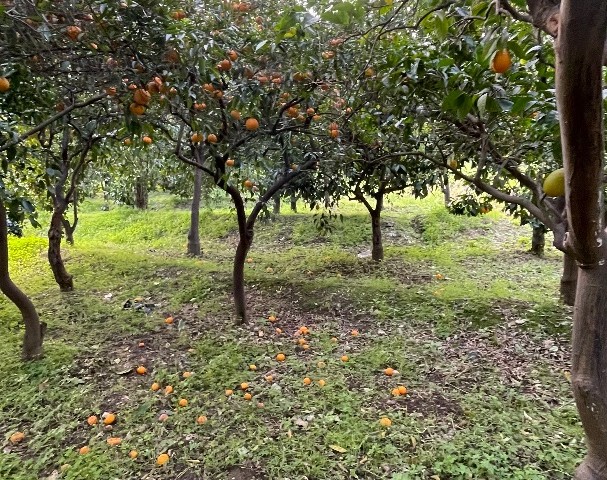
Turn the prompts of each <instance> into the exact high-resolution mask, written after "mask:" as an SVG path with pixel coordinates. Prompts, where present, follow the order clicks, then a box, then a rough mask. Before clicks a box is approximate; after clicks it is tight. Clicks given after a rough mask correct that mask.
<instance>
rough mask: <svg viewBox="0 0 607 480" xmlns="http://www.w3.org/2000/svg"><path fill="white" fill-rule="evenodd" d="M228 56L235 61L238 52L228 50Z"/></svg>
mask: <svg viewBox="0 0 607 480" xmlns="http://www.w3.org/2000/svg"><path fill="white" fill-rule="evenodd" d="M228 58H229V59H230V60H232V61H233V62H235V61H236V60H237V59H238V53H237V52H236V50H230V51H229V52H228Z"/></svg>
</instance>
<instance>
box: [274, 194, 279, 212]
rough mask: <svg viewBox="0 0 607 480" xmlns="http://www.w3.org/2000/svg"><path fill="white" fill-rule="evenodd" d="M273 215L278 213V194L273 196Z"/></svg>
mask: <svg viewBox="0 0 607 480" xmlns="http://www.w3.org/2000/svg"><path fill="white" fill-rule="evenodd" d="M273 213H274V215H280V195H276V196H275V197H274V210H273Z"/></svg>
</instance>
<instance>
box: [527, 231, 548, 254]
mask: <svg viewBox="0 0 607 480" xmlns="http://www.w3.org/2000/svg"><path fill="white" fill-rule="evenodd" d="M545 247H546V227H544V225H533V231H532V234H531V250H529V251H530V252H531V253H532V254H533V255H536V256H538V257H543V256H544V249H545Z"/></svg>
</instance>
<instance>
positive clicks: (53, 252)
mask: <svg viewBox="0 0 607 480" xmlns="http://www.w3.org/2000/svg"><path fill="white" fill-rule="evenodd" d="M64 210H65V209H64V208H60V207H55V208H54V209H53V214H52V215H51V225H50V227H49V229H48V261H49V264H50V266H51V270H52V271H53V275H54V277H55V281H56V282H57V285H59V289H60V290H61V291H62V292H70V291H72V290H73V289H74V282H73V279H72V276H71V275H70V274H69V273H67V270H66V269H65V264H64V263H63V258H62V257H61V238H62V237H63V213H64Z"/></svg>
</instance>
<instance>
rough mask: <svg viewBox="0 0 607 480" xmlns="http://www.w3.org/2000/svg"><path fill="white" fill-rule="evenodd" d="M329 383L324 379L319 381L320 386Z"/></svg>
mask: <svg viewBox="0 0 607 480" xmlns="http://www.w3.org/2000/svg"><path fill="white" fill-rule="evenodd" d="M326 384H327V382H325V381H324V380H319V381H318V386H319V387H324V386H325V385H326Z"/></svg>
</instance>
